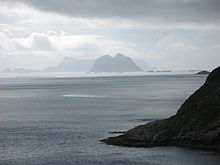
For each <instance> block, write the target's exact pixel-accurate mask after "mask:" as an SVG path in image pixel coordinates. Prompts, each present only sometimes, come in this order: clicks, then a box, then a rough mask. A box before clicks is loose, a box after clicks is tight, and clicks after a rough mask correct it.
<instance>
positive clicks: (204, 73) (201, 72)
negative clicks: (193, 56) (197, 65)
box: [196, 70, 210, 75]
mask: <svg viewBox="0 0 220 165" xmlns="http://www.w3.org/2000/svg"><path fill="white" fill-rule="evenodd" d="M209 73H210V72H208V71H207V70H202V71H200V72H198V73H196V74H203V75H206V74H209Z"/></svg>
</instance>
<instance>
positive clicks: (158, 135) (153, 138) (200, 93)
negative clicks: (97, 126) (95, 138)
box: [101, 67, 220, 152]
mask: <svg viewBox="0 0 220 165" xmlns="http://www.w3.org/2000/svg"><path fill="white" fill-rule="evenodd" d="M101 141H102V142H105V143H106V144H111V145H118V146H129V147H154V146H179V147H190V148H197V149H205V150H212V151H217V152H220V67H218V68H216V69H215V70H213V71H212V72H211V73H210V74H209V76H208V77H207V79H206V81H205V83H204V85H203V86H202V87H200V88H199V89H198V90H197V91H196V92H195V93H193V94H192V95H191V96H190V97H189V98H188V99H187V100H186V101H185V102H184V103H183V104H182V106H181V107H180V108H179V110H178V111H177V113H176V115H174V116H172V117H170V118H168V119H163V120H157V121H153V122H149V123H147V124H144V125H140V126H137V127H135V128H133V129H130V130H128V131H127V132H125V133H124V134H122V135H119V136H116V137H109V138H107V139H104V140H101Z"/></svg>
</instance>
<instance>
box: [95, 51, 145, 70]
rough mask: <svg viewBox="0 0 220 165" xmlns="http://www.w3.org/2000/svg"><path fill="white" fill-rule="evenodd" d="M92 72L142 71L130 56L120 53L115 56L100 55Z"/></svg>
mask: <svg viewBox="0 0 220 165" xmlns="http://www.w3.org/2000/svg"><path fill="white" fill-rule="evenodd" d="M91 71H92V72H140V71H142V69H140V68H139V67H138V66H137V65H136V64H135V63H134V62H133V60H132V59H131V58H130V57H126V56H124V55H122V54H120V53H118V54H116V55H115V57H114V58H113V57H111V56H109V55H105V56H101V57H99V58H98V59H97V60H96V61H95V63H94V65H93V67H92V69H91Z"/></svg>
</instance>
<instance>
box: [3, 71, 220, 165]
mask: <svg viewBox="0 0 220 165" xmlns="http://www.w3.org/2000/svg"><path fill="white" fill-rule="evenodd" d="M205 78H206V77H205V76H195V75H161V76H160V75H154V76H153V75H151V76H127V77H89V78H86V77H81V78H76V77H75V78H71V77H69V78H68V77H67V78H65V77H62V78H59V77H57V78H56V77H54V78H53V77H50V78H49V77H28V76H27V77H23V78H22V77H20V78H19V77H17V78H15V77H14V78H13V77H11V78H3V77H2V78H0V164H1V165H4V164H6V165H7V164H15V165H32V164H34V165H35V164H43V165H44V164H51V165H63V164H76V165H77V164H82V165H91V164H100V165H104V164H131V165H133V164H138V165H140V164H144V165H217V164H219V162H220V155H218V154H216V153H213V152H208V151H200V150H191V149H184V148H176V147H155V148H128V147H118V146H111V145H105V144H103V143H101V142H99V140H100V139H103V138H106V137H109V136H115V135H117V134H111V133H109V132H111V131H125V130H127V129H129V128H132V127H134V126H137V125H140V124H144V123H146V122H149V121H151V120H155V119H162V118H166V117H169V116H171V115H174V114H175V113H176V111H177V109H178V108H179V106H180V105H181V104H182V103H183V101H184V100H185V99H186V98H187V97H188V96H189V95H190V94H192V93H193V92H194V91H195V90H196V89H198V88H199V87H200V86H201V85H202V84H203V83H204V81H205Z"/></svg>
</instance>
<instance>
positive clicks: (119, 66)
mask: <svg viewBox="0 0 220 165" xmlns="http://www.w3.org/2000/svg"><path fill="white" fill-rule="evenodd" d="M153 70H156V68H154V67H151V66H150V65H148V64H147V63H145V62H144V61H142V60H134V61H133V60H132V59H131V58H130V57H126V56H124V55H122V54H120V53H118V54H117V55H116V56H115V57H111V56H108V55H106V56H101V57H99V58H98V59H76V58H73V57H65V58H64V59H63V60H62V61H61V62H60V63H59V64H58V65H56V66H52V67H48V68H46V69H25V68H15V69H5V70H3V71H2V73H32V72H90V71H91V72H140V71H153Z"/></svg>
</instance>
